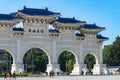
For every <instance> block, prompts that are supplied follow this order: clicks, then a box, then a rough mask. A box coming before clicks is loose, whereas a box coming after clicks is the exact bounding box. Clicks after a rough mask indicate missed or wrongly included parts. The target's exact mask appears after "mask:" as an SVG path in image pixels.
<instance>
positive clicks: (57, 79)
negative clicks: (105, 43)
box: [0, 76, 120, 80]
mask: <svg viewBox="0 0 120 80" xmlns="http://www.w3.org/2000/svg"><path fill="white" fill-rule="evenodd" d="M3 79H4V78H0V80H3ZM8 80H9V79H8ZM11 80H13V79H11ZM16 80H120V76H54V77H53V78H50V77H49V76H45V77H17V78H16Z"/></svg>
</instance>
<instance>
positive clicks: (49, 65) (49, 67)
mask: <svg viewBox="0 0 120 80" xmlns="http://www.w3.org/2000/svg"><path fill="white" fill-rule="evenodd" d="M51 70H52V64H47V70H46V72H47V73H49V72H50V71H51Z"/></svg>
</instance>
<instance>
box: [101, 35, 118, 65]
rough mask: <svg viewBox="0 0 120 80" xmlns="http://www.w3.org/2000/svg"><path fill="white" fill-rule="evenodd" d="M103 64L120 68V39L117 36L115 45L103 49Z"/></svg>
mask: <svg viewBox="0 0 120 80" xmlns="http://www.w3.org/2000/svg"><path fill="white" fill-rule="evenodd" d="M103 63H104V64H107V65H108V66H120V37H119V36H117V37H116V39H115V41H114V42H113V44H111V45H107V46H105V47H104V49H103Z"/></svg>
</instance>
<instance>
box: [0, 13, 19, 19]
mask: <svg viewBox="0 0 120 80" xmlns="http://www.w3.org/2000/svg"><path fill="white" fill-rule="evenodd" d="M15 19H17V18H16V17H15V16H12V15H10V14H0V20H15Z"/></svg>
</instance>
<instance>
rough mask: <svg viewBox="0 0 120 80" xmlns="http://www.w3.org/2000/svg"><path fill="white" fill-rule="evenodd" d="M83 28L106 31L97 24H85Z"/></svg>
mask: <svg viewBox="0 0 120 80" xmlns="http://www.w3.org/2000/svg"><path fill="white" fill-rule="evenodd" d="M82 28H84V29H105V28H104V27H99V26H97V25H96V24H85V25H84V26H83V27H82Z"/></svg>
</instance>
